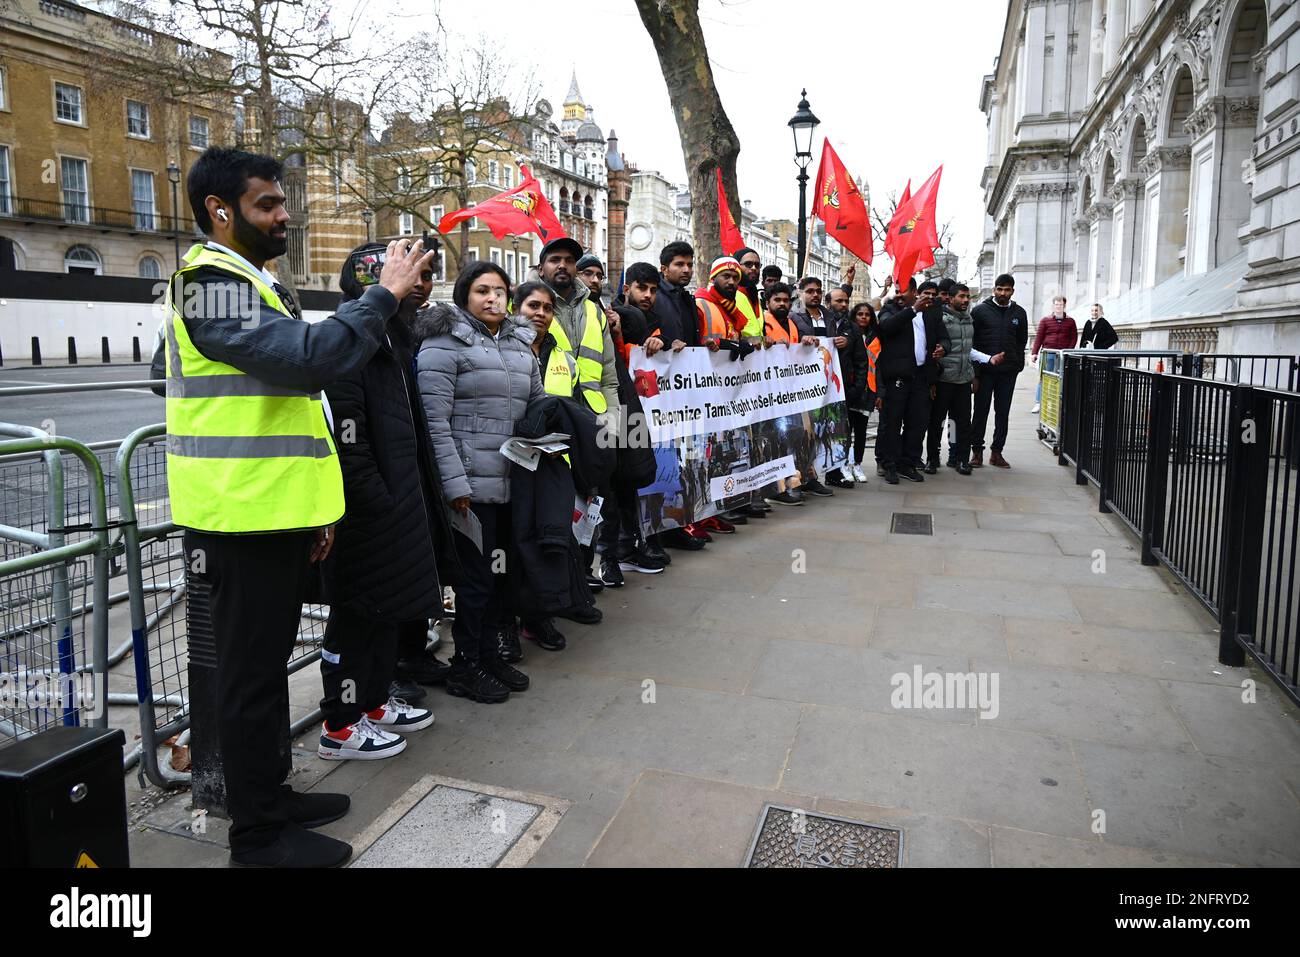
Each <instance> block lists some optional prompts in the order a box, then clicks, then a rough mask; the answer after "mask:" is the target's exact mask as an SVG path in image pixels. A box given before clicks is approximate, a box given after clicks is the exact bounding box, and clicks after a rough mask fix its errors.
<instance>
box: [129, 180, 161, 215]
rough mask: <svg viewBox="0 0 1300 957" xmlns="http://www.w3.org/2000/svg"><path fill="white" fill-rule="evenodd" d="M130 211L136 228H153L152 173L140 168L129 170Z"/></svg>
mask: <svg viewBox="0 0 1300 957" xmlns="http://www.w3.org/2000/svg"><path fill="white" fill-rule="evenodd" d="M131 212H132V213H134V214H135V228H136V229H155V228H156V226H155V220H154V202H153V173H150V172H148V171H147V170H142V169H133V170H131Z"/></svg>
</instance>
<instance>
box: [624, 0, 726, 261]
mask: <svg viewBox="0 0 1300 957" xmlns="http://www.w3.org/2000/svg"><path fill="white" fill-rule="evenodd" d="M636 7H637V11H638V12H639V13H640V14H641V23H642V24H643V25H644V26H645V28H646V32H647V33H649V34H650V39H651V41H653V43H654V47H655V53H657V54H658V56H659V67H660V70H661V71H662V72H663V75H664V82H665V83H666V84H667V85H668V98H669V100H670V101H671V102H672V106H673V115H674V116H675V117H676V119H677V133H678V137H679V139H680V140H681V144H682V158H683V159H684V160H685V162H686V176H687V180H688V183H689V186H690V190H691V209H692V210H693V211H694V214H695V215H694V220H695V224H694V233H693V238H694V240H695V249H696V258H695V262H696V272H697V274H698V275H701V276H703V275H706V274H707V271H708V264H709V262H711V261H712V260H713V259H714V258H715V257H716V256H719V255H722V253H723V252H724V250H723V249H722V245H721V239H720V219H719V213H718V194H717V174H716V173H715V172H714V171H715V170H716V169H718V168H719V167H721V168H722V183H723V188H724V189H725V190H726V193H727V196H728V197H730V199H729V200H728V206H729V207H730V209H731V216H732V219H734V220H735V221H736V224H737V225H739V224H740V206H739V203H738V200H737V197H738V196H739V195H740V194H739V191H738V190H737V188H736V158H737V157H738V156H739V155H740V140H739V139H738V138H737V137H736V131H735V129H734V128H733V127H732V125H731V120H730V119H728V118H727V111H726V110H724V109H723V107H722V100H721V98H720V97H719V96H718V89H717V87H716V86H715V85H714V82H713V68H712V66H711V65H710V64H709V51H708V49H707V48H706V47H705V44H704V31H703V29H702V28H701V27H700V16H699V0H636Z"/></svg>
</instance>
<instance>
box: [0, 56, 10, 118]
mask: <svg viewBox="0 0 1300 957" xmlns="http://www.w3.org/2000/svg"><path fill="white" fill-rule="evenodd" d="M7 79H8V72H7V71H6V70H5V68H4V67H2V66H0V110H7V109H9V91H8V88H7V87H6V86H5V82H6V80H7Z"/></svg>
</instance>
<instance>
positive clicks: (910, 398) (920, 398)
mask: <svg viewBox="0 0 1300 957" xmlns="http://www.w3.org/2000/svg"><path fill="white" fill-rule="evenodd" d="M883 388H884V391H883V392H882V393H881V397H882V398H883V399H884V408H882V409H881V410H880V429H879V431H878V432H877V433H876V449H877V450H878V452H879V457H880V464H881V465H883V466H885V467H886V468H889V467H891V466H892V467H894V468H906V467H907V466H909V465H910V466H913V467H916V466H919V465H920V464H921V444H922V442H923V441H924V439H925V428H926V426H927V425H929V423H930V383H929V382H928V381H926V378H925V376H912V377H911V378H910V379H889V380H887V381H885V383H884V385H883Z"/></svg>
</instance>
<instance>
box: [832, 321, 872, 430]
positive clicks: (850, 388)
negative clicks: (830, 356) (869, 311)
mask: <svg viewBox="0 0 1300 957" xmlns="http://www.w3.org/2000/svg"><path fill="white" fill-rule="evenodd" d="M834 335H837V336H843V337H844V338H845V339H847V340H849V342H848V345H846V346H845V347H844V348H843V349H840V350H839V354H840V372H842V373H843V374H844V398H845V399H846V400H847V401H848V403H849V408H853V407H855V406H858V405H861V403H862V398H863V396H864V395H865V394H866V391H867V368H868V359H867V344H866V341H865V340H864V339H863V338H862V330H861V329H859V328H858V324H857V323H856V322H854V321H853V320H852V319H850V318H849V317H848V316H847V315H844V316H839V315H837V316H836V317H835V332H834Z"/></svg>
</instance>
